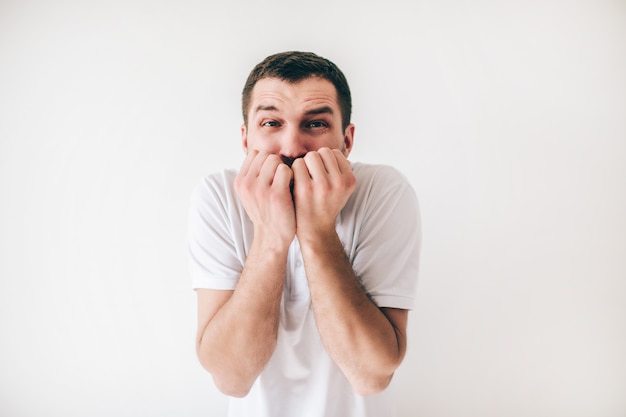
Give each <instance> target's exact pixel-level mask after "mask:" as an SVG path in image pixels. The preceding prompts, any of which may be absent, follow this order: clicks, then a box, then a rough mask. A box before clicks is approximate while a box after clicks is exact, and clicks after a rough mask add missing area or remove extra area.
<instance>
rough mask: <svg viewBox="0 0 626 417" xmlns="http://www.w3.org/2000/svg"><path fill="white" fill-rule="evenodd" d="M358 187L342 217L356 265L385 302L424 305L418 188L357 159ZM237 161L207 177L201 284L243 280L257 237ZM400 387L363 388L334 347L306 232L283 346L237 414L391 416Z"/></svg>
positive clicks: (294, 269)
mask: <svg viewBox="0 0 626 417" xmlns="http://www.w3.org/2000/svg"><path fill="white" fill-rule="evenodd" d="M351 165H352V169H353V172H354V174H355V176H356V184H357V185H356V189H355V191H354V192H353V194H352V195H351V196H350V198H349V199H348V202H347V203H346V205H345V207H344V208H343V209H342V210H341V212H340V214H339V216H338V217H337V222H336V224H337V226H336V230H337V234H338V235H339V238H340V240H341V242H342V243H343V246H344V248H345V251H346V254H347V255H348V258H349V259H350V261H351V262H352V267H353V269H354V271H355V273H356V275H357V277H359V279H360V280H361V282H362V284H363V286H364V287H365V289H366V290H367V292H368V293H369V294H370V296H371V297H372V298H373V300H374V301H375V302H376V303H377V305H378V306H379V307H394V308H401V309H411V308H413V307H414V302H415V292H416V287H417V272H418V267H419V251H420V241H421V232H420V217H419V210H418V204H417V198H416V196H415V193H414V191H413V189H412V188H411V186H410V185H409V183H408V182H407V180H406V179H405V178H404V176H402V175H401V174H400V173H399V172H398V171H396V170H395V169H393V168H391V167H388V166H383V165H368V164H362V163H352V164H351ZM236 175H237V172H236V171H233V170H225V171H223V172H221V173H218V174H214V175H211V176H209V177H207V178H205V179H204V180H203V181H202V182H201V183H200V184H199V185H198V186H197V187H196V189H195V190H194V193H193V196H192V202H191V210H190V217H189V240H188V246H189V263H190V270H191V277H192V283H193V288H209V289H219V290H234V289H235V287H236V285H237V280H238V279H239V276H240V275H241V272H242V270H243V266H244V263H245V260H246V256H247V254H248V252H249V250H250V246H251V244H252V239H253V230H254V229H253V225H252V222H251V221H250V219H249V218H248V216H247V214H246V212H245V210H244V208H243V206H242V204H241V202H240V200H239V198H238V197H237V194H236V192H235V188H234V180H235V177H236ZM393 410H394V401H393V398H392V396H391V390H390V389H387V390H385V391H383V392H381V393H379V394H376V395H373V396H368V397H362V396H360V395H358V394H356V393H355V392H354V390H353V389H352V387H351V385H350V383H349V382H348V381H347V379H346V378H345V376H344V375H343V373H342V372H341V370H340V369H339V368H338V367H337V365H335V363H334V362H333V361H332V359H331V358H330V357H329V356H328V354H327V353H326V350H325V349H324V346H323V345H322V341H321V339H320V336H319V332H318V331H317V328H316V326H315V319H314V317H313V311H312V308H311V298H310V294H309V287H308V283H307V279H306V274H305V271H304V265H303V263H302V254H301V253H300V248H299V245H298V241H297V239H294V241H293V242H292V244H291V246H290V248H289V254H288V258H287V272H286V277H285V286H284V292H283V299H282V301H281V309H280V323H279V330H278V340H277V346H276V349H275V351H274V353H273V355H272V357H271V358H270V361H269V362H268V364H267V366H266V368H265V369H264V370H263V372H262V373H261V375H260V376H259V378H257V380H256V382H255V383H254V385H253V387H252V389H251V390H250V392H249V394H248V395H247V396H246V397H245V398H231V399H230V406H229V416H231V417H234V416H237V417H253V416H254V417H281V416H285V417H294V416H298V417H308V416H310V417H334V416H336V417H365V416H367V417H390V416H393V415H394V412H393Z"/></svg>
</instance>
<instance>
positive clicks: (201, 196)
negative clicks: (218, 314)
mask: <svg viewBox="0 0 626 417" xmlns="http://www.w3.org/2000/svg"><path fill="white" fill-rule="evenodd" d="M229 189H230V188H229V187H228V178H227V176H226V175H219V176H218V175H214V176H212V177H207V178H205V179H204V180H203V181H202V182H201V183H200V184H198V186H196V188H195V189H194V190H193V193H192V197H191V204H190V209H189V219H188V220H189V223H188V234H187V249H188V260H189V270H190V273H191V280H192V287H193V288H194V289H197V288H207V289H216V290H233V289H235V286H236V284H237V280H238V279H239V276H240V275H241V271H242V270H243V263H242V261H241V253H240V252H241V250H240V248H238V246H237V244H236V242H235V239H234V237H233V236H234V233H233V227H236V226H235V224H236V223H233V218H236V217H237V216H236V215H233V211H234V209H233V204H234V199H233V196H232V195H231V194H230V193H232V191H229ZM235 214H236V213H235ZM235 222H236V220H235Z"/></svg>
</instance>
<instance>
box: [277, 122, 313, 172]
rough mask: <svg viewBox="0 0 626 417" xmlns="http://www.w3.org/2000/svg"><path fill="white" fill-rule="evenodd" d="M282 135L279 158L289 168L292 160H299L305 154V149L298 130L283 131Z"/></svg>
mask: <svg viewBox="0 0 626 417" xmlns="http://www.w3.org/2000/svg"><path fill="white" fill-rule="evenodd" d="M283 133H284V136H283V138H282V144H281V145H282V146H281V150H280V156H281V157H282V159H283V162H285V163H286V164H287V165H289V166H291V163H292V162H293V161H294V159H296V158H301V157H303V156H304V155H305V154H306V152H307V149H306V146H305V145H304V142H303V140H302V136H301V134H300V132H299V131H298V129H285V131H284V132H283Z"/></svg>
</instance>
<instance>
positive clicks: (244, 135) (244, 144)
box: [241, 123, 248, 154]
mask: <svg viewBox="0 0 626 417" xmlns="http://www.w3.org/2000/svg"><path fill="white" fill-rule="evenodd" d="M241 147H242V148H243V152H244V153H245V154H248V129H246V125H245V123H244V124H242V125H241Z"/></svg>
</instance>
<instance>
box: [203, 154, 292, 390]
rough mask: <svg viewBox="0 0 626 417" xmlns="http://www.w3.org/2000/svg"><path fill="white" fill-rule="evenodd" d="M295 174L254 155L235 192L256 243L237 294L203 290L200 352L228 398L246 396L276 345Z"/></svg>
mask: <svg viewBox="0 0 626 417" xmlns="http://www.w3.org/2000/svg"><path fill="white" fill-rule="evenodd" d="M291 178H292V173H291V170H290V169H289V168H288V167H287V166H286V165H284V164H283V163H282V161H281V160H280V158H278V157H277V156H275V155H268V154H263V153H259V152H256V151H251V152H250V153H249V154H248V156H247V157H246V159H245V161H244V163H243V165H242V168H241V170H240V172H239V174H238V176H237V179H236V181H235V188H236V190H237V193H238V195H239V197H240V198H241V201H242V204H243V205H244V208H245V209H246V212H247V214H248V216H249V217H250V219H251V220H252V222H253V224H254V240H253V242H252V245H251V248H250V252H249V253H248V256H247V258H246V263H245V265H244V268H243V272H242V274H241V277H240V278H239V281H238V283H237V286H236V288H235V290H234V291H219V290H198V337H197V353H198V358H199V359H200V362H201V363H202V365H203V366H204V368H205V369H207V370H208V371H209V372H210V373H211V375H212V376H213V379H214V381H215V384H216V386H217V387H218V388H219V389H220V390H221V391H222V392H224V393H225V394H228V395H231V396H237V397H242V396H245V395H246V394H247V393H248V391H249V390H250V388H251V387H252V384H253V383H254V381H255V380H256V378H257V377H258V375H259V374H260V373H261V371H262V370H263V368H264V367H265V365H266V364H267V362H268V360H269V358H270V357H271V355H272V352H273V351H274V348H275V346H276V337H277V332H278V316H279V308H280V300H281V296H282V292H283V286H284V280H285V268H286V262H287V253H288V250H289V245H290V244H291V241H292V240H293V237H294V235H295V213H294V207H293V201H292V197H291V193H290V191H289V183H290V182H291Z"/></svg>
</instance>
